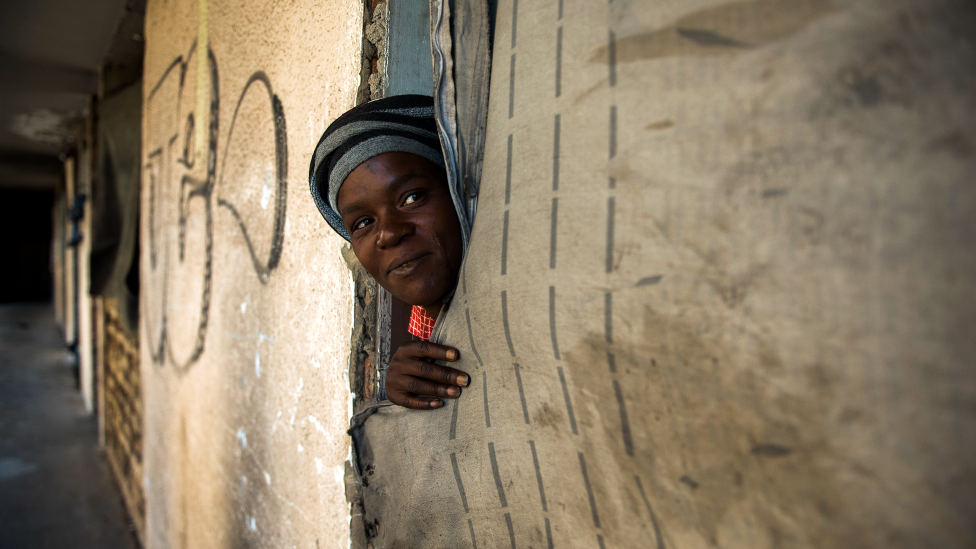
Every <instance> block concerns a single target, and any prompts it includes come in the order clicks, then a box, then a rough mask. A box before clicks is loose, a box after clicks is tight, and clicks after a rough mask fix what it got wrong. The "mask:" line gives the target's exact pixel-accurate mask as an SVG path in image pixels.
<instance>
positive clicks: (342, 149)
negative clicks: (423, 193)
mask: <svg viewBox="0 0 976 549" xmlns="http://www.w3.org/2000/svg"><path fill="white" fill-rule="evenodd" d="M388 152H406V153H412V154H416V155H417V156H421V157H423V158H426V159H427V160H430V161H431V162H433V163H434V164H437V165H438V166H440V167H442V168H443V167H444V154H443V153H442V152H441V143H440V140H439V139H438V138H437V123H436V121H435V119H434V99H433V98H432V97H427V96H424V95H396V96H393V97H386V98H383V99H377V100H375V101H370V102H368V103H364V104H362V105H359V106H358V107H355V108H353V109H352V110H350V111H348V112H346V113H345V114H343V115H342V116H340V117H339V118H337V119H336V120H335V122H333V123H332V124H330V125H329V128H328V129H327V130H325V133H324V134H323V135H322V139H320V140H319V144H318V145H316V146H315V152H314V153H313V154H312V162H311V165H310V166H309V170H308V181H309V186H310V187H311V191H312V198H313V199H314V200H315V205H316V206H318V209H319V212H321V214H322V217H324V218H325V220H326V221H327V222H328V223H329V225H330V226H331V227H332V229H333V230H335V232H337V233H339V235H340V236H342V237H343V238H345V239H346V240H350V237H349V232H348V231H347V230H346V227H345V225H343V224H342V217H341V216H340V215H339V208H338V206H337V204H336V202H337V197H338V196H339V187H340V186H342V182H343V181H345V180H346V177H348V176H349V174H350V173H351V172H352V171H353V170H355V169H356V167H357V166H359V165H360V164H362V163H363V162H366V161H367V160H369V159H370V158H373V157H374V156H377V155H380V154H383V153H388Z"/></svg>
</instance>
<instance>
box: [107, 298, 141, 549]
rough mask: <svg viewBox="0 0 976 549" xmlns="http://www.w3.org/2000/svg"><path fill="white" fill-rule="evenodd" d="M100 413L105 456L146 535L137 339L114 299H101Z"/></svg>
mask: <svg viewBox="0 0 976 549" xmlns="http://www.w3.org/2000/svg"><path fill="white" fill-rule="evenodd" d="M104 315H105V317H104V321H103V323H102V326H104V334H103V337H104V338H105V339H104V344H103V349H104V350H103V353H104V357H103V358H102V360H104V361H105V364H104V366H103V369H102V375H103V376H104V377H103V379H102V380H101V383H102V391H103V395H102V401H101V403H100V405H101V406H102V407H103V410H102V414H103V416H104V428H103V437H104V440H105V443H104V444H105V455H106V457H107V458H108V462H109V465H111V467H112V472H113V473H114V474H115V480H116V482H118V485H119V488H120V489H121V492H122V499H123V501H125V506H126V509H127V510H128V511H129V517H130V518H131V519H132V522H133V524H135V527H136V534H137V535H138V537H139V539H140V540H142V541H145V539H146V496H145V492H144V490H143V486H142V478H143V472H144V469H143V465H142V463H143V460H142V454H143V450H142V449H143V444H142V442H143V436H142V425H143V419H144V414H143V400H142V378H141V372H140V369H139V340H138V339H137V338H136V336H135V334H133V333H132V332H130V331H129V329H128V327H127V326H126V324H125V321H124V320H123V318H122V316H123V315H121V314H120V313H119V302H118V300H116V299H113V298H107V299H105V301H104Z"/></svg>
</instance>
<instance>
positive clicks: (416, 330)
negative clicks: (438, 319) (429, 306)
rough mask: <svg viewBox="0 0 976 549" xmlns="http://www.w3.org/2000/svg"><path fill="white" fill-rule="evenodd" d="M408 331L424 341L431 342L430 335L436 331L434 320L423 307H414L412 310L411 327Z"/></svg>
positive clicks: (408, 327)
mask: <svg viewBox="0 0 976 549" xmlns="http://www.w3.org/2000/svg"><path fill="white" fill-rule="evenodd" d="M407 331H408V332H410V333H411V334H413V335H415V336H417V337H419V338H420V339H421V340H423V341H430V334H431V332H433V331H434V319H433V318H431V317H430V315H429V314H427V311H425V310H424V308H423V307H418V306H417V305H414V306H413V309H411V310H410V325H409V326H407Z"/></svg>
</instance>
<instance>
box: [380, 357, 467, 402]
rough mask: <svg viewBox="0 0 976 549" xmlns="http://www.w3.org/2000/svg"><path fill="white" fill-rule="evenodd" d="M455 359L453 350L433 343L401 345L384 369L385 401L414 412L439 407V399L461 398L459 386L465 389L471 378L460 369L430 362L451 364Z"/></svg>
mask: <svg viewBox="0 0 976 549" xmlns="http://www.w3.org/2000/svg"><path fill="white" fill-rule="evenodd" d="M459 357H460V353H458V350H457V349H455V348H453V347H448V346H446V345H439V344H437V343H429V342H425V341H411V342H408V343H405V344H403V345H401V346H400V348H399V349H397V351H396V353H394V355H393V359H392V360H391V361H390V368H389V369H388V370H387V374H386V394H387V398H389V399H390V402H392V403H394V404H397V405H399V406H403V407H405V408H413V409H415V410H430V409H436V408H440V407H442V406H443V405H444V402H443V401H441V398H457V397H459V396H461V387H467V386H468V385H469V384H470V383H471V378H470V376H468V374H466V373H464V372H462V371H460V370H457V369H454V368H451V367H450V366H443V365H440V364H436V363H434V362H433V361H434V360H440V361H448V362H453V361H455V360H457V359H458V358H459ZM432 397H440V398H432Z"/></svg>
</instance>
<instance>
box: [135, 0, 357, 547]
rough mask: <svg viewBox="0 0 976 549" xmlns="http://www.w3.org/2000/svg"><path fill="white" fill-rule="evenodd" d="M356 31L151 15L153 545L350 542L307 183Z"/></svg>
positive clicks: (337, 397)
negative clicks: (308, 170)
mask: <svg viewBox="0 0 976 549" xmlns="http://www.w3.org/2000/svg"><path fill="white" fill-rule="evenodd" d="M362 32H363V4H362V3H361V2H360V1H358V0H319V1H308V2H302V3H281V2H271V1H250V2H246V3H243V4H241V3H237V2H229V1H226V0H219V1H212V2H209V3H208V2H206V1H200V2H197V1H194V0H168V1H165V0H155V1H151V2H149V4H148V6H147V14H146V64H145V74H144V82H145V86H144V94H143V99H144V112H143V155H142V161H143V173H142V212H141V219H142V223H141V230H142V235H141V246H142V270H141V274H142V277H141V279H142V291H141V294H142V296H143V297H142V301H141V307H140V347H139V348H140V353H141V364H142V380H143V387H144V389H143V390H144V397H145V414H146V419H145V438H144V445H145V450H144V459H145V462H144V467H145V489H146V499H147V509H148V511H147V513H148V516H147V540H146V541H147V546H148V547H151V548H164V547H165V548H169V547H174V548H176V547H208V548H210V547H246V546H266V547H310V548H311V547H345V546H346V545H347V543H348V542H347V539H348V520H349V515H348V506H347V504H346V503H345V498H344V494H343V471H344V469H343V463H344V461H345V460H346V459H347V456H348V452H349V445H348V440H347V437H346V436H345V434H344V432H345V430H346V428H347V420H348V413H349V399H350V395H349V391H348V380H347V378H346V371H347V364H348V357H349V339H350V333H351V325H352V287H351V278H350V274H349V270H348V268H347V267H346V265H345V264H344V262H343V260H342V258H341V256H340V254H339V250H340V245H341V242H340V240H339V237H337V236H335V235H334V234H331V231H329V229H328V228H327V226H326V225H325V223H323V222H322V219H321V217H320V215H319V214H318V212H317V211H316V210H315V207H314V205H313V203H312V201H311V200H310V198H309V196H308V191H307V190H306V185H307V182H306V172H307V166H308V158H309V157H310V154H311V151H312V149H313V147H314V145H315V143H316V141H317V139H318V137H319V136H320V135H321V133H322V132H323V131H324V129H325V127H326V126H327V124H328V123H329V122H330V121H331V120H332V119H334V118H335V117H336V116H337V115H338V114H340V113H341V112H343V111H344V110H346V109H348V108H349V107H351V106H352V105H353V104H354V102H355V99H356V96H357V92H358V90H359V88H360V84H361V81H360V80H361V48H362ZM204 52H207V54H206V55H204Z"/></svg>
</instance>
